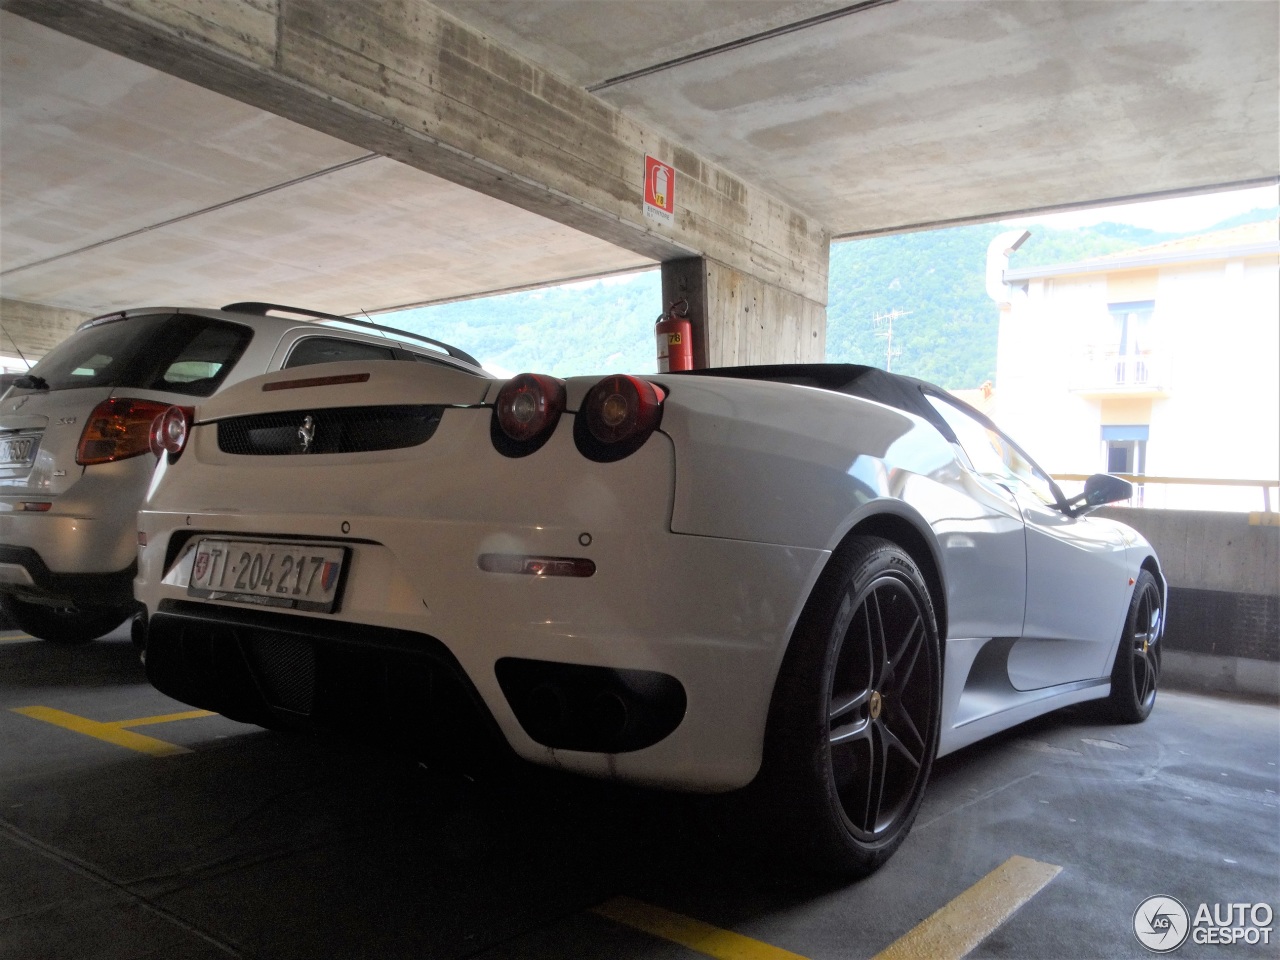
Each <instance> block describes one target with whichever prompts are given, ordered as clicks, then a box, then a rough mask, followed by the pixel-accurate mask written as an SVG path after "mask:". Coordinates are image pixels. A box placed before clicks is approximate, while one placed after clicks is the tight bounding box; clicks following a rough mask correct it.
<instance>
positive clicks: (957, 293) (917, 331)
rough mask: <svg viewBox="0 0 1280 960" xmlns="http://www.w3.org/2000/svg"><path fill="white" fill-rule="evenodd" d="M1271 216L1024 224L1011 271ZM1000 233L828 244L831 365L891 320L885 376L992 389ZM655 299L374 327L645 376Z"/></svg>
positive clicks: (882, 342)
mask: <svg viewBox="0 0 1280 960" xmlns="http://www.w3.org/2000/svg"><path fill="white" fill-rule="evenodd" d="M1277 216H1280V208H1277V207H1272V208H1270V209H1257V210H1253V211H1250V212H1249V213H1247V214H1241V215H1239V216H1235V217H1232V218H1231V219H1229V220H1224V221H1223V222H1222V223H1220V224H1215V225H1214V226H1212V227H1207V228H1205V229H1202V230H1196V231H1184V232H1180V233H1162V232H1159V231H1155V230H1147V229H1144V228H1141V227H1133V226H1129V225H1127V224H1118V223H1101V224H1097V225H1095V226H1091V227H1087V228H1083V229H1078V230H1060V229H1054V228H1049V227H1042V226H1031V227H1029V228H1028V229H1030V230H1031V238H1030V239H1029V240H1028V241H1027V242H1026V243H1024V244H1023V245H1022V247H1020V248H1019V249H1018V250H1017V252H1016V253H1014V254H1013V256H1012V257H1011V259H1010V264H1011V266H1013V267H1032V266H1045V265H1048V264H1052V263H1067V262H1072V261H1078V260H1087V259H1089V258H1091V257H1099V256H1104V255H1106V254H1110V253H1117V252H1119V251H1122V250H1134V249H1137V248H1139V247H1145V246H1150V245H1152V244H1156V243H1163V242H1164V241H1166V240H1173V239H1177V238H1178V237H1182V236H1192V235H1194V234H1199V233H1209V232H1211V231H1213V230H1219V229H1226V228H1228V227H1232V226H1239V225H1241V224H1244V223H1256V222H1259V221H1262V220H1267V219H1275V218H1276V217H1277ZM1008 229H1009V227H1008V226H1007V225H1004V224H1000V223H989V224H979V225H975V226H967V227H952V228H949V229H945V230H933V231H929V232H921V233H907V234H899V235H896V236H887V237H873V238H871V239H867V240H850V241H845V242H841V243H836V244H833V245H832V247H831V265H830V272H829V280H828V303H827V359H828V360H829V361H832V362H842V363H866V364H872V365H875V366H885V365H886V363H890V357H889V349H890V341H889V338H888V334H889V322H888V321H887V320H883V319H882V320H880V321H879V322H877V320H876V318H877V317H883V316H886V315H888V314H893V313H895V312H896V314H897V316H895V318H894V319H893V321H892V350H893V356H892V358H891V363H890V366H891V369H893V370H894V371H896V372H899V373H908V374H911V375H913V376H918V377H923V378H924V379H926V380H932V381H934V382H935V383H938V384H940V385H941V386H944V387H950V388H961V387H976V386H979V385H980V384H981V383H982V382H983V381H984V380H994V379H995V372H996V334H997V325H998V314H997V311H996V308H995V305H994V304H993V303H992V302H991V299H990V298H989V297H988V296H987V293H986V280H985V270H986V255H987V245H988V244H989V243H990V242H991V240H992V239H993V238H994V237H995V236H996V235H997V234H999V233H1002V232H1004V231H1006V230H1008ZM661 294H662V285H661V278H660V276H659V273H658V271H657V270H648V271H643V272H640V273H633V274H628V275H623V276H618V277H609V278H605V279H602V280H594V281H582V282H578V283H572V284H566V285H563V286H558V287H544V288H541V289H538V290H531V291H526V292H523V293H512V294H503V295H501V296H496V297H487V298H483V299H476V300H465V301H459V302H456V303H448V304H441V305H438V306H432V307H419V308H417V309H414V310H409V311H402V312H398V313H394V314H384V315H383V317H382V318H381V319H383V321H384V322H387V323H390V324H392V325H393V326H401V327H404V328H405V329H408V330H416V331H418V332H421V333H425V334H427V335H428V336H432V337H435V338H437V339H440V340H445V341H447V342H449V343H456V344H457V345H458V346H460V347H462V348H464V349H466V350H468V351H469V352H471V353H472V354H474V355H475V356H477V357H478V358H479V359H480V360H481V361H482V362H483V363H485V364H486V365H489V366H490V367H494V368H503V369H506V370H509V371H511V372H513V373H515V372H520V371H523V370H531V371H536V372H540V373H550V374H554V375H556V376H561V377H564V376H573V375H577V374H592V373H617V372H624V371H625V372H632V373H652V372H654V371H655V370H656V369H657V365H656V358H655V345H654V338H653V323H654V321H655V319H656V318H657V316H658V313H659V311H660V310H661V308H662V304H661ZM498 372H500V371H498Z"/></svg>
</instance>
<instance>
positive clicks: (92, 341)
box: [31, 314, 253, 397]
mask: <svg viewBox="0 0 1280 960" xmlns="http://www.w3.org/2000/svg"><path fill="white" fill-rule="evenodd" d="M251 339H253V330H252V329H250V328H249V327H246V326H244V325H242V324H239V323H229V322H227V321H226V320H216V319H213V318H210V317H197V316H192V315H189V314H153V315H150V316H143V317H130V318H128V319H125V320H112V321H109V322H107V323H103V324H100V325H99V326H95V327H89V328H88V329H87V330H81V331H79V332H78V333H75V334H73V335H72V336H71V337H70V338H69V339H67V340H64V341H63V342H62V343H60V344H58V346H56V347H54V348H53V349H52V350H51V351H49V353H47V354H45V356H44V357H43V358H42V359H41V360H40V362H39V363H37V364H36V365H35V366H34V367H32V368H31V374H32V375H33V376H38V377H43V378H44V380H45V381H46V382H47V383H48V384H49V389H50V390H74V389H76V388H78V387H111V388H116V387H129V388H133V389H138V390H164V391H167V392H170V393H178V394H185V395H186V396H191V397H207V396H209V395H210V394H212V393H213V392H214V391H215V390H217V389H218V387H219V385H221V383H222V381H223V380H225V379H226V377H227V374H228V373H230V372H231V369H232V368H233V367H234V366H235V365H236V361H238V360H239V359H240V356H241V355H242V354H243V353H244V351H245V348H246V347H247V346H248V345H249V341H250V340H251Z"/></svg>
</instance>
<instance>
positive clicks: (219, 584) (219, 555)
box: [187, 540, 347, 613]
mask: <svg viewBox="0 0 1280 960" xmlns="http://www.w3.org/2000/svg"><path fill="white" fill-rule="evenodd" d="M346 560H347V550H346V548H345V547H322V546H316V545H312V544H306V543H263V542H260V541H242V540H201V541H199V542H198V543H197V544H196V555H195V560H194V562H193V564H192V567H191V582H190V583H189V584H188V585H187V593H188V594H189V595H190V596H193V597H203V598H205V599H207V600H231V601H233V602H236V603H250V604H253V605H255V606H261V607H286V608H289V609H293V610H307V611H310V612H314V613H332V612H333V609H334V607H335V606H336V605H337V602H338V587H339V586H340V584H341V581H342V569H343V567H344V566H345V564H346Z"/></svg>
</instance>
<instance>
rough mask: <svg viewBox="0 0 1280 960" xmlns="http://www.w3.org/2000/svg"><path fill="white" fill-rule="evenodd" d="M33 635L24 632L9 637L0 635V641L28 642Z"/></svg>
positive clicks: (32, 638)
mask: <svg viewBox="0 0 1280 960" xmlns="http://www.w3.org/2000/svg"><path fill="white" fill-rule="evenodd" d="M34 639H35V637H33V636H31V635H30V634H26V633H16V634H14V635H13V636H11V637H0V643H30V642H31V641H32V640H34Z"/></svg>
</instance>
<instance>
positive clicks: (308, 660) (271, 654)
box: [246, 631, 316, 714]
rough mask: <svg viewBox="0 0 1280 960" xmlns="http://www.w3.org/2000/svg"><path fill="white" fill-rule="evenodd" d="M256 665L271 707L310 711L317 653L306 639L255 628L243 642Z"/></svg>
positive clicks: (297, 711)
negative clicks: (258, 630)
mask: <svg viewBox="0 0 1280 960" xmlns="http://www.w3.org/2000/svg"><path fill="white" fill-rule="evenodd" d="M246 646H247V647H248V650H249V657H250V659H252V660H253V663H254V666H255V667H257V668H258V676H259V679H260V680H261V682H262V686H263V693H265V694H266V697H267V702H268V703H270V704H271V705H272V706H274V707H280V708H282V709H284V710H292V711H293V712H294V713H302V714H309V713H311V707H312V701H313V699H314V697H315V690H316V654H315V649H314V648H313V647H312V645H311V642H310V641H309V640H305V639H303V638H301V637H293V636H290V635H288V634H286V633H267V632H261V633H259V632H257V631H255V632H254V633H253V634H251V635H250V637H249V638H248V643H247V644H246Z"/></svg>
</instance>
